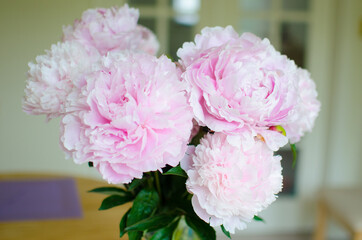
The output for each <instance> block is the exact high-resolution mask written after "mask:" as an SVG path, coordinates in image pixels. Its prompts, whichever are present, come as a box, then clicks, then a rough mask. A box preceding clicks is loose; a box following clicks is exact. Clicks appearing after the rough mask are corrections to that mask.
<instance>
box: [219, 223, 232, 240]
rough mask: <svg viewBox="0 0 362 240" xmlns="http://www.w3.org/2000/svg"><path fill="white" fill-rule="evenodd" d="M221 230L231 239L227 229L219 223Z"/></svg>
mask: <svg viewBox="0 0 362 240" xmlns="http://www.w3.org/2000/svg"><path fill="white" fill-rule="evenodd" d="M221 230H222V232H223V233H224V234H225V235H226V236H227V237H228V238H230V239H231V236H230V233H229V231H228V230H226V229H225V227H224V225H221Z"/></svg>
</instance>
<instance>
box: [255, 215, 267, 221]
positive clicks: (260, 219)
mask: <svg viewBox="0 0 362 240" xmlns="http://www.w3.org/2000/svg"><path fill="white" fill-rule="evenodd" d="M254 220H255V221H258V222H265V221H264V219H262V218H261V217H258V216H256V215H255V216H254Z"/></svg>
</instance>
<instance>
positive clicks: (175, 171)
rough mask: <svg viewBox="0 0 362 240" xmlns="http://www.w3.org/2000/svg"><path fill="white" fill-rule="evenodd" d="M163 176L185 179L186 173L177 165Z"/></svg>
mask: <svg viewBox="0 0 362 240" xmlns="http://www.w3.org/2000/svg"><path fill="white" fill-rule="evenodd" d="M163 175H176V176H180V177H185V178H187V174H186V172H185V171H184V170H183V169H182V168H181V166H180V165H177V166H176V167H173V168H171V169H170V170H168V171H167V172H165V173H164V174H163Z"/></svg>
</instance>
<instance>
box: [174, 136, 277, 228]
mask: <svg viewBox="0 0 362 240" xmlns="http://www.w3.org/2000/svg"><path fill="white" fill-rule="evenodd" d="M226 138H227V137H226V135H225V134H222V133H215V134H214V135H211V134H207V135H206V137H205V138H203V139H202V140H201V143H200V145H198V146H197V147H196V149H195V151H194V153H193V154H192V153H191V152H192V151H191V150H192V149H191V148H190V149H189V150H188V152H189V154H190V153H191V154H190V155H189V156H190V157H189V158H187V157H186V158H185V159H183V160H182V162H181V167H182V168H183V169H184V170H185V171H186V172H187V175H188V180H187V182H186V187H187V189H188V191H189V192H190V193H192V194H193V197H192V206H193V208H194V210H195V212H196V214H197V215H198V216H199V217H200V218H201V219H203V220H204V221H205V222H207V223H210V225H211V226H213V227H216V226H220V225H222V224H223V225H224V227H225V229H226V230H228V231H229V232H231V233H234V232H235V229H240V230H242V229H244V228H245V227H246V223H247V222H250V221H251V219H252V218H253V217H254V215H256V214H258V213H259V212H260V211H261V210H263V209H265V208H266V207H267V206H268V205H269V204H271V203H272V202H273V201H274V200H275V199H276V196H275V194H277V193H278V192H279V191H280V190H281V188H282V175H281V170H282V169H281V165H280V160H281V157H280V156H273V151H271V150H270V149H269V148H268V147H267V146H266V145H265V144H264V143H263V142H261V141H256V142H254V146H252V147H251V148H250V149H249V150H247V151H244V150H243V149H242V148H240V147H235V146H233V145H231V144H229V143H228V141H227V140H226Z"/></svg>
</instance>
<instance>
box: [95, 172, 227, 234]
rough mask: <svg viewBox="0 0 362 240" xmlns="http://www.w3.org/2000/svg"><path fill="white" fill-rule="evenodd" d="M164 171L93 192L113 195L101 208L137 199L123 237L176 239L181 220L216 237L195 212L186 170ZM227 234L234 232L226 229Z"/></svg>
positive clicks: (126, 218)
mask: <svg viewBox="0 0 362 240" xmlns="http://www.w3.org/2000/svg"><path fill="white" fill-rule="evenodd" d="M164 170H165V171H164V173H163V174H161V173H160V172H150V173H145V174H144V176H143V178H142V179H134V180H133V181H132V182H131V183H130V184H127V185H125V188H118V187H101V188H96V189H93V190H91V191H90V192H94V193H102V194H107V195H109V196H108V197H106V198H105V199H104V200H103V202H102V204H101V206H100V208H99V210H106V209H110V208H113V207H116V206H119V205H122V204H125V203H127V202H131V201H133V205H132V207H131V208H130V209H129V210H128V211H127V212H126V213H125V214H124V216H123V217H122V219H121V222H120V224H119V229H120V237H122V236H123V235H124V234H126V233H128V237H129V239H130V240H139V239H141V238H142V237H143V236H147V237H148V238H149V239H151V240H155V239H164V240H167V239H170V240H171V239H173V235H177V234H180V230H177V229H178V228H179V227H180V225H181V222H186V224H187V226H188V227H190V228H191V229H192V230H193V231H194V233H196V235H197V236H198V238H199V239H200V240H212V239H216V234H215V230H214V229H213V228H212V227H210V225H209V224H207V223H206V222H204V221H203V220H201V219H200V218H199V217H198V216H197V215H196V213H195V212H194V210H193V208H192V205H191V197H192V195H191V194H189V193H188V192H187V190H186V185H185V182H186V177H187V175H186V173H185V172H184V171H183V170H182V169H181V167H180V166H177V167H174V168H170V167H168V168H166V169H164ZM223 230H224V231H225V233H226V234H227V235H229V236H230V234H229V233H228V232H227V231H226V230H225V229H223Z"/></svg>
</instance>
